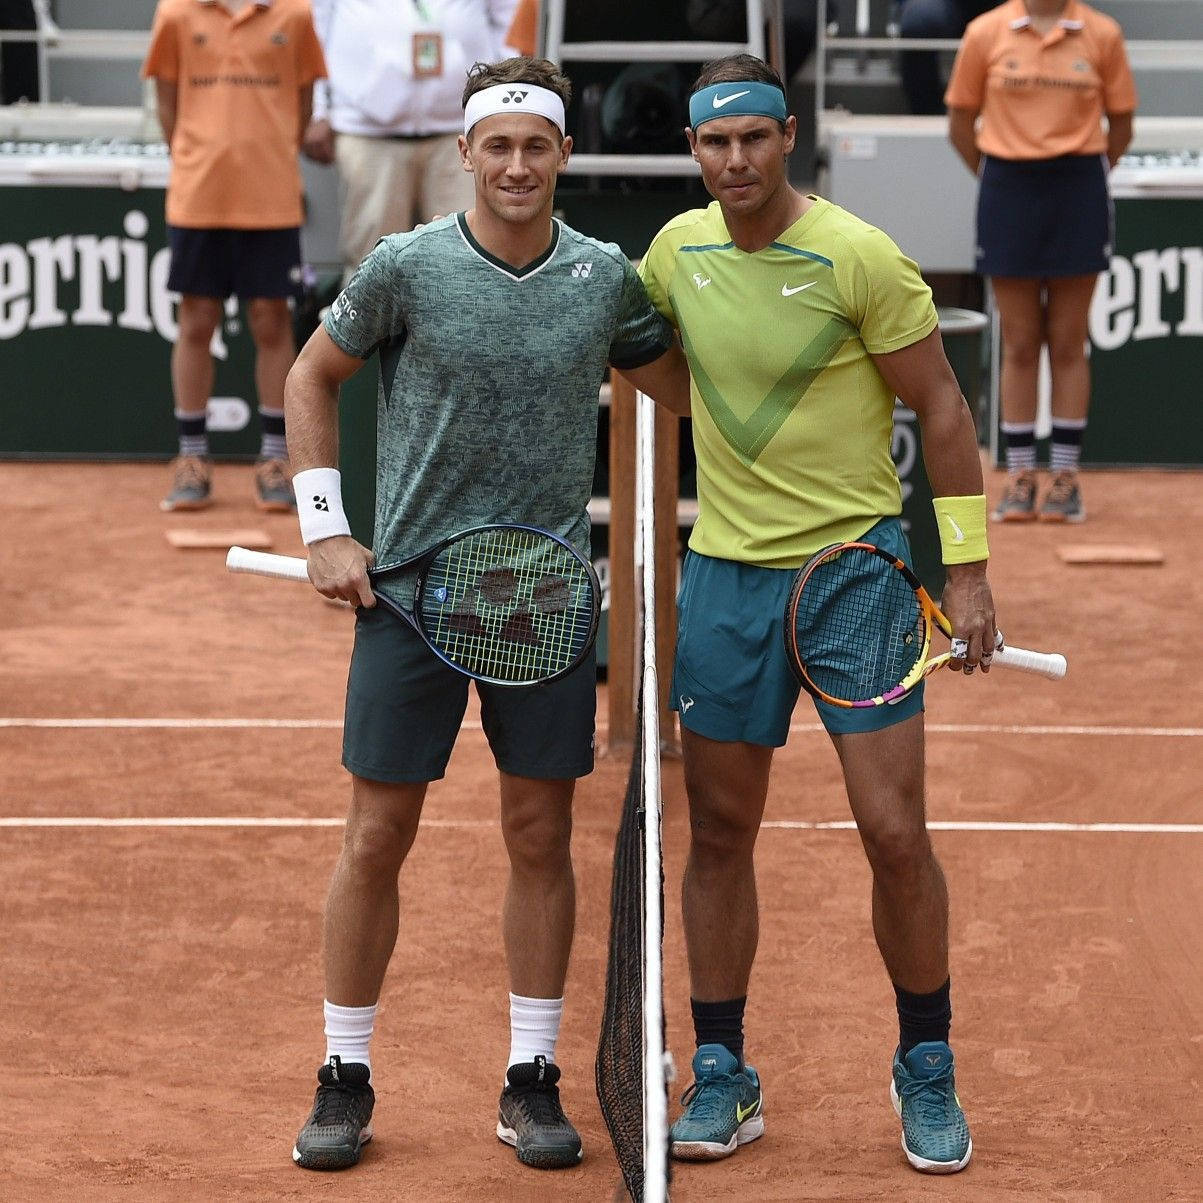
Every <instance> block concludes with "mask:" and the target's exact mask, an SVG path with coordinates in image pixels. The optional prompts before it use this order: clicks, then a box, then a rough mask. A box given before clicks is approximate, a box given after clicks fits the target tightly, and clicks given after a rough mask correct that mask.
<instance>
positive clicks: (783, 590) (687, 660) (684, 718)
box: [672, 518, 923, 748]
mask: <svg viewBox="0 0 1203 1203" xmlns="http://www.w3.org/2000/svg"><path fill="white" fill-rule="evenodd" d="M863 539H864V541H865V542H867V543H873V544H875V545H876V546H878V547H881V548H883V549H884V550H886V551H889V552H891V553H892V554H894V555H897V556H899V557H900V558H902V559H903V560H905V561H906V562H907V563H908V564H909V563H911V554H910V546H909V545H908V543H907V539H906V535H905V533H904V532H903V529H902V523H901V522H900V521H899V520H898V519H897V518H883V519H882V520H881V521H880V522H878V523H877V524H876V525H875V526H874V527H872V528H871V529H870V530H868V531H866V532H865V534H864V536H863ZM797 575H798V573H797V569H795V568H762V567H760V566H759V565H756V564H740V563H737V562H736V561H734V560H717V559H713V558H712V557H710V556H702V555H698V554H697V552H694V551H690V552H688V553H687V554H686V556H685V564H684V566H683V568H682V571H681V590H680V594H679V596H678V601H677V612H678V630H677V656H676V663H675V665H674V668H673V694H672V708H673V709H674V710H676V711H677V713H678V714H679V715H680V716H681V726H683V727H687V728H688V729H689V730H690V731H694V732H696V733H697V734H698V735H704V736H706V738H707V739H717V740H721V741H722V742H724V743H734V742H738V743H750V744H759V745H761V746H763V747H769V748H779V747H781V746H782V745H783V744H784V743H785V741H786V737H787V736H788V735H789V724H790V717H791V716H792V714H793V712H794V706H795V705H796V703H797V701H798V693H799V691H800V689H801V686H800V685H799V684H798V678H797V677H796V676H794V672H793V669H791V668H790V666H789V661H788V660H787V659H786V656H785V637H784V632H783V630H782V627H783V623H784V620H785V606H786V602H787V601H788V600H789V594H790V589H791V588H792V587H793V583H794V578H795V577H796V576H797ZM812 700H813V701H814V706H815V710H816V711H817V712H818V715H819V718H820V720H822V723H823V726H824V727H825V728H826V729H827V731H828V732H829V733H830V734H832V735H854V734H857V733H859V732H863V731H880V730H883V729H884V728H886V727H891V726H893V725H894V724H895V723H900V722H902V721H903V720H904V719H908V718H910V717H911V716H912V715H915V714H918V713H919V712H920V711H921V710H922V709H923V685H922V684H920V685H918V686H917V687H916V688H915V689H913V690H911V692H910V693H908V694H906V695H905V696H904V697H903V698H901V699H900V700H899V701H898V702H897V704H895V705H890V706H874V707H871V708H870V707H866V708H864V709H860V710H849V709H845V708H844V707H842V706H832V705H831V704H830V703H829V702H824V701H821V700H820V699H818V698H814V699H812Z"/></svg>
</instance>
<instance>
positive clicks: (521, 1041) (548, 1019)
mask: <svg viewBox="0 0 1203 1203" xmlns="http://www.w3.org/2000/svg"><path fill="white" fill-rule="evenodd" d="M563 1013H564V1000H563V999H562V998H523V997H522V996H521V995H520V994H511V995H510V1059H509V1061H508V1062H507V1063H506V1064H507V1067H508V1066H510V1065H522V1064H524V1063H526V1062H530V1061H533V1060H534V1059H535V1058H536V1057H538V1056H544V1057H546V1058H547V1060H548V1061H549V1062H552V1063H554V1062H555V1059H556V1038H557V1037H558V1036H559V1034H560V1016H561V1015H563Z"/></svg>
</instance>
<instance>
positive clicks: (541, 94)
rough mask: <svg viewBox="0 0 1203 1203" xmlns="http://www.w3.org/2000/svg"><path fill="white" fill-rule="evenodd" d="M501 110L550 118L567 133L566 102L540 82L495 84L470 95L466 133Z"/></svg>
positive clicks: (502, 111)
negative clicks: (565, 124) (541, 86)
mask: <svg viewBox="0 0 1203 1203" xmlns="http://www.w3.org/2000/svg"><path fill="white" fill-rule="evenodd" d="M497 113H534V114H535V115H536V116H538V117H546V118H547V120H548V121H550V122H551V123H552V125H554V126H555V127H556V128H557V129H558V130H559V131H560V133H561V135H562V134H563V133H564V102H563V101H562V100H561V99H560V98H559V96H557V95H556V93H555V92H553V91H552V90H551V89H550V88H540V87H539V86H538V85H537V84H494V85H493V86H492V87H491V88H482V89H481V90H480V91H479V92H474V93H473V94H472V95H471V96H469V97H468V103H467V105H466V106H465V107H464V135H465V136H467V134H468V131H469V130H471V128H472V127H473V126H474V125H475V124H476V123H477V122H478V121H480V120H482V119H483V118H485V117H492V116H494V115H495V114H497Z"/></svg>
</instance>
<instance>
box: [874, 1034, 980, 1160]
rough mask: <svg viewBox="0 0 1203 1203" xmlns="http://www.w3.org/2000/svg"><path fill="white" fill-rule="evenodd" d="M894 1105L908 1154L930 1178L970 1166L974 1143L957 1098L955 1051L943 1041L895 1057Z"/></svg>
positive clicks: (929, 1042)
mask: <svg viewBox="0 0 1203 1203" xmlns="http://www.w3.org/2000/svg"><path fill="white" fill-rule="evenodd" d="M890 1101H891V1102H892V1103H893V1104H894V1110H895V1111H896V1112H897V1113H898V1117H899V1119H901V1120H902V1151H903V1152H904V1153H905V1154H906V1159H907V1161H909V1162H910V1163H911V1165H913V1166H914V1167H915V1169H917V1170H920V1171H921V1172H922V1173H924V1174H955V1173H956V1172H957V1171H958V1170H963V1169H964V1168H965V1167H966V1166H967V1165H968V1164H969V1158H970V1157H972V1156H973V1141H972V1140H970V1139H969V1125H968V1124H967V1123H966V1122H965V1113H964V1112H963V1111H962V1110H961V1100H960V1099H958V1098H957V1088H956V1082H955V1080H954V1077H953V1057H952V1049H950V1048H949V1047H948V1045H947V1044H945V1043H944V1042H943V1041H934V1040H933V1041H928V1042H927V1043H925V1044H917V1045H915V1047H914V1048H913V1049H911V1051H910V1052H909V1053H907V1054H906V1056H905V1057H901V1056H899V1055H898V1053H895V1054H894V1076H893V1080H892V1081H891V1082H890Z"/></svg>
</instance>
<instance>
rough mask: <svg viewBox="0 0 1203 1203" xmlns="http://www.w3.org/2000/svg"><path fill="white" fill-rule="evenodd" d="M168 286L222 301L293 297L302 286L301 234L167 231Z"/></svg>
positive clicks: (295, 229)
mask: <svg viewBox="0 0 1203 1203" xmlns="http://www.w3.org/2000/svg"><path fill="white" fill-rule="evenodd" d="M167 238H168V242H169V243H170V245H171V271H170V273H169V274H168V276H167V287H168V288H169V289H171V290H172V291H173V292H181V293H184V294H185V295H187V296H192V297H216V298H217V299H218V300H222V301H224V300H225V299H226V297H229V296H236V297H238V298H239V299H240V300H252V299H254V298H256V297H267V298H283V297H291V296H293V295H294V294H295V293H296V292H297V290H298V288H299V287H300V282H301V230H300V227H299V226H289V227H288V228H287V229H283V230H192V229H187V228H185V227H183V226H168V227H167Z"/></svg>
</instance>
